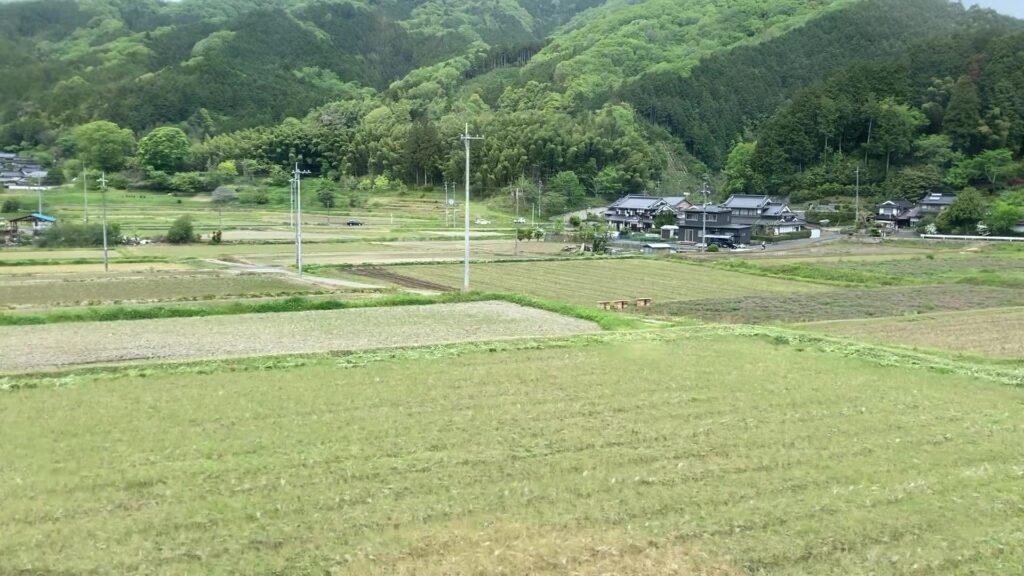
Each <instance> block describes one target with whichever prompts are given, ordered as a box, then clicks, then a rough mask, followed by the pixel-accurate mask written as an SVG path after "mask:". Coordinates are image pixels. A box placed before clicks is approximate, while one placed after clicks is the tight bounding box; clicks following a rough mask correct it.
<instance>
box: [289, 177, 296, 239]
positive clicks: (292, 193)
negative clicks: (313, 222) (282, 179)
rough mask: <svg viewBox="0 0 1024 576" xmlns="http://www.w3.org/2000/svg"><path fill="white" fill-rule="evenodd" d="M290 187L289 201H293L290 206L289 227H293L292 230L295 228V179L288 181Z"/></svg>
mask: <svg viewBox="0 0 1024 576" xmlns="http://www.w3.org/2000/svg"><path fill="white" fill-rule="evenodd" d="M288 185H289V186H290V189H289V190H288V193H289V196H288V199H289V200H290V201H291V204H290V205H289V206H288V225H289V226H291V227H292V228H295V178H294V177H293V178H291V179H290V180H288Z"/></svg>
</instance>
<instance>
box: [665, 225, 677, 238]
mask: <svg viewBox="0 0 1024 576" xmlns="http://www.w3.org/2000/svg"><path fill="white" fill-rule="evenodd" d="M678 237H679V226H674V225H672V224H666V225H664V226H662V227H661V239H662V240H671V239H673V238H678Z"/></svg>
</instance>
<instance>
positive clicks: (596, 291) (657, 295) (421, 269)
mask: <svg viewBox="0 0 1024 576" xmlns="http://www.w3.org/2000/svg"><path fill="white" fill-rule="evenodd" d="M391 270H392V271H394V272H395V273H398V274H402V275H406V276H411V277H414V278H419V279H421V280H426V281H428V282H434V283H437V284H442V285H446V286H450V287H452V288H458V287H461V286H462V266H461V265H458V264H436V265H410V266H395V267H392V268H391ZM470 285H471V288H472V289H474V290H481V291H488V292H518V293H522V294H529V295H530V296H535V297H538V298H544V299H549V300H558V301H563V302H569V303H573V304H580V305H587V306H590V305H594V304H595V303H596V302H598V301H601V300H618V299H630V298H653V299H654V300H655V301H656V302H657V301H665V300H672V301H680V300H698V299H704V298H736V297H746V296H754V295H758V294H792V293H815V292H821V291H824V290H827V288H826V287H822V286H819V285H816V284H810V283H804V282H795V281H790V280H782V279H776V278H765V277H760V276H754V275H747V274H741V273H737V272H730V271H725V270H716V269H714V268H711V267H707V266H697V265H692V264H684V263H679V262H668V261H664V260H656V259H618V260H566V261H548V262H510V263H492V264H474V265H472V266H471V271H470Z"/></svg>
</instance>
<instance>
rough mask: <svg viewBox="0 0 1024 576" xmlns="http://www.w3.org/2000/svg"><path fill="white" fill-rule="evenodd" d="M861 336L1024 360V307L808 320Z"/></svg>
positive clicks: (835, 332)
mask: <svg viewBox="0 0 1024 576" xmlns="http://www.w3.org/2000/svg"><path fill="white" fill-rule="evenodd" d="M804 328H806V329H808V330H813V331H815V332H824V333H826V334H832V335H837V336H849V337H852V338H856V339H858V340H866V341H872V342H882V343H886V344H895V345H898V346H923V347H927V348H935V349H938V350H945V351H949V352H967V353H972V354H980V355H985V356H994V357H998V358H1008V359H1015V360H1021V361H1024V308H1016V309H1014V308H1010V309H996V310H978V311H972V312H954V313H939V314H925V315H921V316H909V317H905V318H880V319H874V320H848V321H842V322H824V323H813V324H806V325H804Z"/></svg>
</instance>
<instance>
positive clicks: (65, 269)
mask: <svg viewBox="0 0 1024 576" xmlns="http://www.w3.org/2000/svg"><path fill="white" fill-rule="evenodd" d="M192 268H193V267H192V266H189V265H188V264H181V263H178V262H126V263H122V262H118V261H116V260H112V261H111V262H110V271H111V272H164V271H169V270H191V269H192ZM90 273H103V262H96V263H92V264H44V263H42V262H40V263H39V264H27V265H24V266H3V265H0V277H4V278H10V277H16V276H35V275H41V274H62V275H63V274H90Z"/></svg>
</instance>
